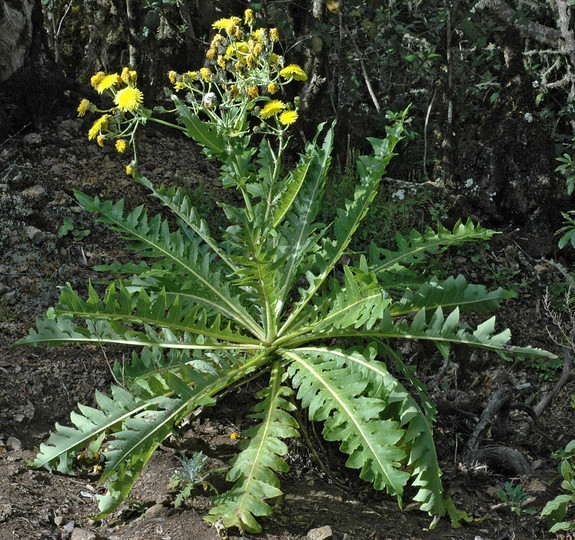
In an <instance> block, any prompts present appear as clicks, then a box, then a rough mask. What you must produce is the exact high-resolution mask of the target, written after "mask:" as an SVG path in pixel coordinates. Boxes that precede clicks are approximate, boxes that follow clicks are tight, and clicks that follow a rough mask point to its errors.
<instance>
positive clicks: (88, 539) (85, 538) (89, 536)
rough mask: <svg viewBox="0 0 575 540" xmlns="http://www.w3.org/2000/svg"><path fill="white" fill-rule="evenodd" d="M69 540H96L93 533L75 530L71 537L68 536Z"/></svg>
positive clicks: (86, 530) (85, 530)
mask: <svg viewBox="0 0 575 540" xmlns="http://www.w3.org/2000/svg"><path fill="white" fill-rule="evenodd" d="M70 540H96V533H93V532H92V531H89V530H88V529H79V528H76V529H74V530H73V531H72V536H70Z"/></svg>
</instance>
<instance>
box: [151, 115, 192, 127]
mask: <svg viewBox="0 0 575 540" xmlns="http://www.w3.org/2000/svg"><path fill="white" fill-rule="evenodd" d="M147 120H151V121H152V122H157V123H158V124H162V125H164V126H168V127H172V128H176V129H179V130H180V131H186V128H185V127H184V126H178V125H177V124H172V123H171V122H166V121H165V120H162V119H161V118H154V117H153V116H150V117H149V118H147Z"/></svg>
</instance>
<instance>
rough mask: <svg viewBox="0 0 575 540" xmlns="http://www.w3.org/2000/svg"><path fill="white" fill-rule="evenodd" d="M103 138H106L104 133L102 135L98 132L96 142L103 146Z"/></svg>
mask: <svg viewBox="0 0 575 540" xmlns="http://www.w3.org/2000/svg"><path fill="white" fill-rule="evenodd" d="M105 140H106V135H102V134H101V133H100V135H98V138H97V139H96V142H97V143H98V146H104V141H105Z"/></svg>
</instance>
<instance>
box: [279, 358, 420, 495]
mask: <svg viewBox="0 0 575 540" xmlns="http://www.w3.org/2000/svg"><path fill="white" fill-rule="evenodd" d="M278 352H279V354H280V355H282V356H283V357H284V358H285V359H286V360H289V361H291V364H290V366H289V367H288V373H289V375H290V377H291V379H292V384H293V385H294V386H295V387H296V388H297V390H298V392H297V398H298V399H299V400H300V401H301V406H302V407H303V408H307V409H308V411H309V417H310V419H311V420H314V421H324V422H325V424H324V429H323V432H322V433H323V436H324V438H325V439H326V440H328V441H336V440H337V441H341V446H340V450H341V451H342V452H345V453H347V454H349V458H348V461H347V463H346V465H347V466H348V467H351V468H357V469H361V473H360V477H361V478H362V479H364V480H366V481H369V482H372V483H373V485H374V487H375V489H386V490H387V492H388V493H390V494H392V495H395V496H397V497H398V499H399V500H400V501H401V496H402V494H403V489H404V486H405V484H406V482H407V481H408V479H409V477H410V474H409V473H408V472H406V471H404V470H402V469H403V462H404V460H405V459H406V458H407V453H406V452H405V450H404V449H403V448H402V447H401V445H400V444H399V443H400V441H401V440H402V438H403V437H404V436H405V433H406V432H405V430H404V429H402V428H401V426H400V422H399V421H398V420H392V419H386V420H383V419H381V417H380V413H381V411H382V409H383V408H384V407H385V400H382V399H381V396H374V395H370V393H369V392H368V387H369V385H370V382H369V380H368V379H367V378H365V377H363V376H361V373H359V372H358V371H354V370H352V369H350V367H349V366H350V365H351V364H353V363H354V361H355V360H360V361H366V360H365V357H364V356H363V355H361V354H360V353H359V352H356V351H354V352H338V354H339V355H341V356H342V357H343V359H344V360H345V361H343V362H342V361H341V360H342V358H335V356H334V353H333V351H331V350H327V349H322V348H315V349H313V350H312V349H304V348H301V349H293V350H283V349H280V350H279V351H278ZM352 359H353V360H352Z"/></svg>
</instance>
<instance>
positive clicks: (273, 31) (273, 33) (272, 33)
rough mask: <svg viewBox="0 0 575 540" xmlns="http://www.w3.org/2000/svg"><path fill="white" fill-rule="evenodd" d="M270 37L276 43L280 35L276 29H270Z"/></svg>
mask: <svg viewBox="0 0 575 540" xmlns="http://www.w3.org/2000/svg"><path fill="white" fill-rule="evenodd" d="M270 37H271V38H272V41H274V42H276V43H277V42H278V41H279V40H280V33H279V32H278V29H277V28H270Z"/></svg>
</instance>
